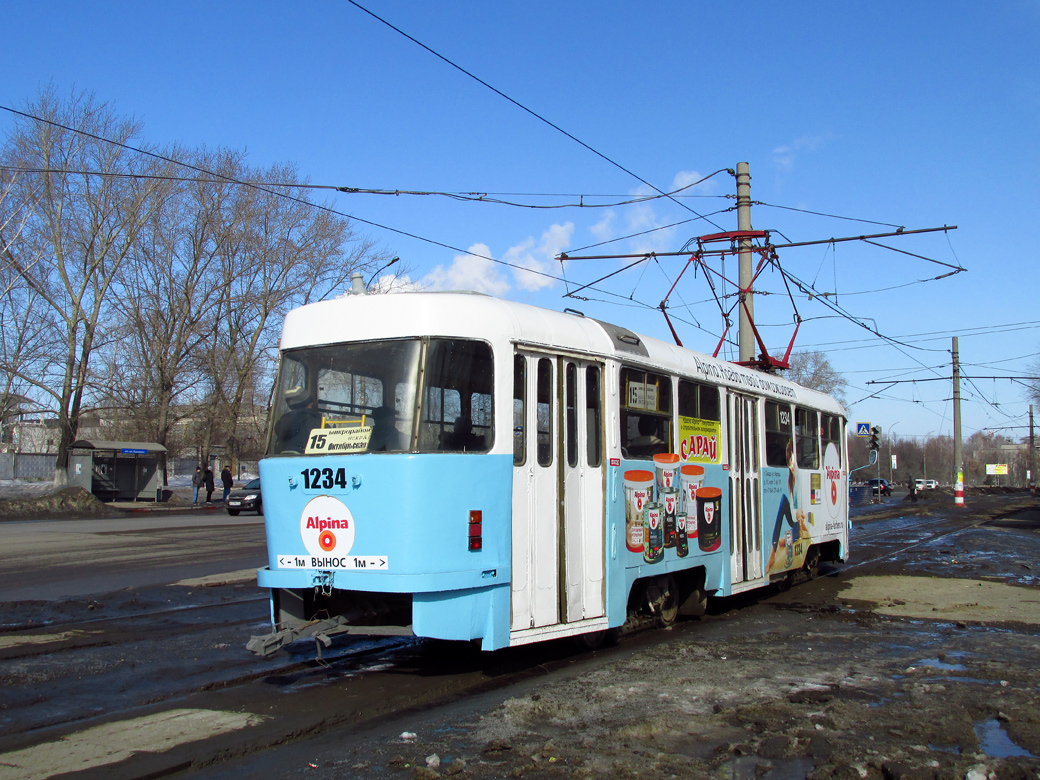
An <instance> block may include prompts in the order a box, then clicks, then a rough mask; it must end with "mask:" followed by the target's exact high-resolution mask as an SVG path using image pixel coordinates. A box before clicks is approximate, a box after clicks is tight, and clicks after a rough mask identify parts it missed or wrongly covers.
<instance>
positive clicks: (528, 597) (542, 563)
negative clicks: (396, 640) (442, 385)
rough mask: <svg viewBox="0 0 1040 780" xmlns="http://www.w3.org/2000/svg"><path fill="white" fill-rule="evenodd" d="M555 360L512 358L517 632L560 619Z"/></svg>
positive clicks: (514, 627)
mask: <svg viewBox="0 0 1040 780" xmlns="http://www.w3.org/2000/svg"><path fill="white" fill-rule="evenodd" d="M557 362H558V361H557V360H556V359H555V358H551V357H548V356H545V355H541V354H538V353H529V352H517V353H516V354H515V355H514V357H513V502H512V503H513V522H512V556H511V563H512V581H511V589H512V593H511V599H510V601H511V605H512V614H511V620H510V627H511V629H512V630H513V631H523V630H525V629H531V628H538V627H541V626H551V625H555V624H557V623H559V622H560V595H559V593H560V592H559V576H560V575H559V571H560V564H559V558H558V555H557V553H558V550H559V540H560V537H561V531H560V523H559V516H560V509H559V500H558V496H559V475H558V468H559V465H558V461H559V453H558V449H559V447H558V439H559V438H560V437H559V435H558V432H557V428H558V426H559V413H558V391H557V382H558V380H557V370H558V367H557Z"/></svg>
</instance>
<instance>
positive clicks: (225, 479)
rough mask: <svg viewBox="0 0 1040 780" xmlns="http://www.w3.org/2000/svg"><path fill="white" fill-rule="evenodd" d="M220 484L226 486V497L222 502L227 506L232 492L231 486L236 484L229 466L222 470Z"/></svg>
mask: <svg viewBox="0 0 1040 780" xmlns="http://www.w3.org/2000/svg"><path fill="white" fill-rule="evenodd" d="M220 483H221V484H222V485H223V486H224V497H223V498H222V499H221V501H223V502H224V503H225V504H226V503H227V497H228V493H230V492H231V486H232V485H233V484H235V480H234V479H233V478H232V476H231V469H230V468H229V467H227V466H225V467H224V468H222V469H221V470H220Z"/></svg>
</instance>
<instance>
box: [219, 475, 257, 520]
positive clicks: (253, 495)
mask: <svg viewBox="0 0 1040 780" xmlns="http://www.w3.org/2000/svg"><path fill="white" fill-rule="evenodd" d="M242 511H245V512H253V511H255V512H256V513H257V514H258V515H262V514H263V513H264V499H263V496H262V495H261V494H260V478H259V477H257V478H256V479H251V480H249V481H248V482H247V483H246V484H245V485H244V486H243V487H240V488H239V489H238V490H232V491H231V492H230V493H228V497H227V512H228V514H229V515H232V516H234V515H237V514H238V513H239V512H242Z"/></svg>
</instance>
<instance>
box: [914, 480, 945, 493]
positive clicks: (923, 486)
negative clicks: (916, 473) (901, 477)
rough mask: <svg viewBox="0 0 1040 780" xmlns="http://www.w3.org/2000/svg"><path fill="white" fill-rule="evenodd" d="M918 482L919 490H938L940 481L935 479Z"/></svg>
mask: <svg viewBox="0 0 1040 780" xmlns="http://www.w3.org/2000/svg"><path fill="white" fill-rule="evenodd" d="M916 482H917V489H918V490H936V489H937V488H938V487H939V481H938V480H935V479H918V480H916Z"/></svg>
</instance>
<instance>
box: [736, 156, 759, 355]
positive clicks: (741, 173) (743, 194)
mask: <svg viewBox="0 0 1040 780" xmlns="http://www.w3.org/2000/svg"><path fill="white" fill-rule="evenodd" d="M737 230H740V231H746V230H751V172H750V169H749V167H748V164H747V163H746V162H741V163H737ZM739 270H740V275H739V277H738V284H739V285H740V297H741V299H742V300H743V302H744V305H743V306H741V307H740V362H742V363H744V362H747V361H750V360H754V359H755V333H754V330H753V329H752V327H751V322H752V318H753V317H754V316H755V304H754V300H753V296H752V293H751V280H752V279H753V277H754V271H753V269H752V262H751V239H750V238H742V239H741V240H740V268H739ZM745 307H746V311H745Z"/></svg>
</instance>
